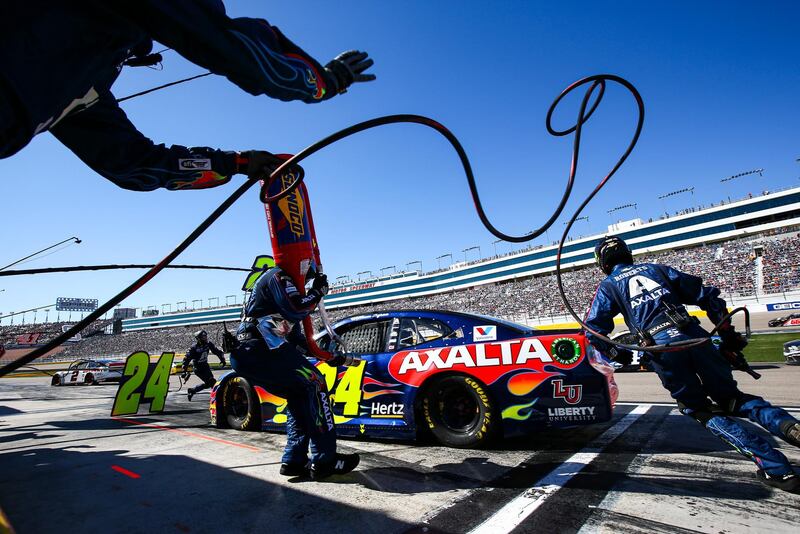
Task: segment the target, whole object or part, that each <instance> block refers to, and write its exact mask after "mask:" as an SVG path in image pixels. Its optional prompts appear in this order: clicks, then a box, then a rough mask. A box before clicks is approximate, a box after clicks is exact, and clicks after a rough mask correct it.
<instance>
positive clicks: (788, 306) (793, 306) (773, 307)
mask: <svg viewBox="0 0 800 534" xmlns="http://www.w3.org/2000/svg"><path fill="white" fill-rule="evenodd" d="M793 310H800V301H794V302H778V303H775V304H767V311H793Z"/></svg>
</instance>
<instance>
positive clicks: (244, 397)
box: [222, 376, 261, 430]
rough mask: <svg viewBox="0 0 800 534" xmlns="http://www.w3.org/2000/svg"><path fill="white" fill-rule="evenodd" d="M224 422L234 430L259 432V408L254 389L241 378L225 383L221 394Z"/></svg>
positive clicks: (236, 377) (237, 377) (234, 378)
mask: <svg viewBox="0 0 800 534" xmlns="http://www.w3.org/2000/svg"><path fill="white" fill-rule="evenodd" d="M222 404H223V410H222V413H223V414H224V417H225V421H226V422H227V424H228V426H229V427H230V428H233V429H235V430H260V429H261V407H260V404H259V401H258V395H256V391H255V389H253V386H252V385H251V384H250V382H249V381H248V380H247V379H246V378H245V377H243V376H235V377H233V378H231V379H230V380H228V381H227V382H225V386H224V391H223V394H222Z"/></svg>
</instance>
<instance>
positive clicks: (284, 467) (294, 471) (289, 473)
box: [281, 463, 308, 477]
mask: <svg viewBox="0 0 800 534" xmlns="http://www.w3.org/2000/svg"><path fill="white" fill-rule="evenodd" d="M281 474H282V475H283V476H285V477H307V476H308V463H304V464H287V463H282V464H281Z"/></svg>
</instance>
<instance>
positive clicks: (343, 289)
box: [328, 282, 375, 295]
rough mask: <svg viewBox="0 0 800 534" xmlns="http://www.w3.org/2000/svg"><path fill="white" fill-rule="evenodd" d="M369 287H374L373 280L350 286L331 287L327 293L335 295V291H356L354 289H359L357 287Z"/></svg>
mask: <svg viewBox="0 0 800 534" xmlns="http://www.w3.org/2000/svg"><path fill="white" fill-rule="evenodd" d="M371 287H375V282H370V283H368V284H356V285H352V286H347V287H340V288H336V289H331V290H330V291H329V292H328V294H329V295H335V294H337V293H346V292H347V291H356V290H359V289H369V288H371Z"/></svg>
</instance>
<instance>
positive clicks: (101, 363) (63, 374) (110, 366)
mask: <svg viewBox="0 0 800 534" xmlns="http://www.w3.org/2000/svg"><path fill="white" fill-rule="evenodd" d="M124 367H125V361H112V360H75V361H74V362H72V363H71V364H70V366H69V367H68V368H67V370H66V371H58V372H56V373H55V374H54V375H53V379H52V380H51V381H50V385H51V386H76V385H85V386H91V385H94V384H100V383H102V382H119V380H120V378H122V370H123V368H124Z"/></svg>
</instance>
